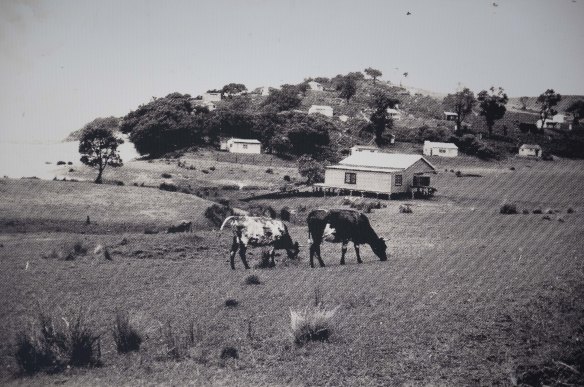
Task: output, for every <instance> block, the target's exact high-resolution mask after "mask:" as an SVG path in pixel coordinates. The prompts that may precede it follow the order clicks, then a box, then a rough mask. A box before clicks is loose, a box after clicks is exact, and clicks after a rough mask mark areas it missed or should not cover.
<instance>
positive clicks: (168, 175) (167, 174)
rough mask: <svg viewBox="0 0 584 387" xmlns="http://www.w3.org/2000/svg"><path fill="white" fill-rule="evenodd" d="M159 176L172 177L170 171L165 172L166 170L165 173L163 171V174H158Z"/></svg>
mask: <svg viewBox="0 0 584 387" xmlns="http://www.w3.org/2000/svg"><path fill="white" fill-rule="evenodd" d="M160 176H162V177H163V178H165V179H170V178H171V177H172V175H171V174H170V173H166V172H165V173H163V174H162V175H160Z"/></svg>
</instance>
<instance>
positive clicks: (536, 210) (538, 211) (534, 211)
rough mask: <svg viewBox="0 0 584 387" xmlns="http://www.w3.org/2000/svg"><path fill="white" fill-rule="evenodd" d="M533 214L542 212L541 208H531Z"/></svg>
mask: <svg viewBox="0 0 584 387" xmlns="http://www.w3.org/2000/svg"><path fill="white" fill-rule="evenodd" d="M533 213H534V214H543V211H542V210H541V208H536V209H535V210H533Z"/></svg>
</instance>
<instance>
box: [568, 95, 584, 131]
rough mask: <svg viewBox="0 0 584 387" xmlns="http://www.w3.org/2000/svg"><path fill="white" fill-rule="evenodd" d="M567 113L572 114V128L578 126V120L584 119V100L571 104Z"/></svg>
mask: <svg viewBox="0 0 584 387" xmlns="http://www.w3.org/2000/svg"><path fill="white" fill-rule="evenodd" d="M566 112H567V113H572V116H573V117H574V118H573V121H572V122H573V124H574V126H578V125H580V119H581V118H582V117H584V100H581V99H579V100H578V101H575V102H573V103H572V104H571V105H570V106H569V107H568V108H567V109H566Z"/></svg>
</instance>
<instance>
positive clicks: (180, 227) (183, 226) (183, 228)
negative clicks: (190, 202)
mask: <svg viewBox="0 0 584 387" xmlns="http://www.w3.org/2000/svg"><path fill="white" fill-rule="evenodd" d="M175 232H193V222H188V221H186V220H181V221H180V223H179V224H177V225H176V226H175V225H172V226H170V227H169V228H168V230H166V233H167V234H172V233H175Z"/></svg>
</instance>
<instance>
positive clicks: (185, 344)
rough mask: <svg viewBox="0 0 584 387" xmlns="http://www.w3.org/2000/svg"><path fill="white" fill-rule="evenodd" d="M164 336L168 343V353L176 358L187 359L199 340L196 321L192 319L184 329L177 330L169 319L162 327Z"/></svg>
mask: <svg viewBox="0 0 584 387" xmlns="http://www.w3.org/2000/svg"><path fill="white" fill-rule="evenodd" d="M162 336H163V340H164V343H165V345H166V355H167V356H168V357H170V358H171V359H174V360H182V359H185V358H187V357H188V356H189V352H190V349H191V348H192V347H194V346H195V344H196V341H197V340H196V332H195V323H194V321H193V320H191V321H190V322H189V323H188V325H187V327H186V329H185V330H184V331H182V332H177V331H176V330H175V329H173V327H172V324H171V322H170V320H169V321H167V323H166V325H164V326H163V327H162Z"/></svg>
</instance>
